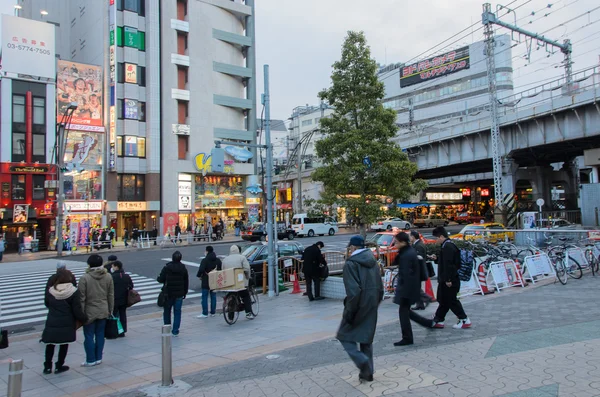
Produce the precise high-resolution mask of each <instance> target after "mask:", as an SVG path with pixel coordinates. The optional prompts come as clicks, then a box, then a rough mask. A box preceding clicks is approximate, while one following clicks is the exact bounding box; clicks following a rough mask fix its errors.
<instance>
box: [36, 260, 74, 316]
mask: <svg viewBox="0 0 600 397" xmlns="http://www.w3.org/2000/svg"><path fill="white" fill-rule="evenodd" d="M60 271H65V272H67V273H68V274H69V277H70V278H71V284H73V287H77V280H76V279H75V275H74V274H73V273H72V272H71V271H70V270H67V264H66V263H65V262H64V261H58V263H57V264H56V273H54V274H53V275H52V276H50V277H48V282H47V283H46V296H45V298H44V304H45V305H46V306H48V302H47V301H46V299H47V298H48V293H49V292H48V290H49V289H50V287H52V286H54V284H55V283H56V278H57V277H58V273H59V272H60Z"/></svg>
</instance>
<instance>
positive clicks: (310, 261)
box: [302, 241, 327, 301]
mask: <svg viewBox="0 0 600 397" xmlns="http://www.w3.org/2000/svg"><path fill="white" fill-rule="evenodd" d="M324 246H325V244H323V242H322V241H317V242H316V243H315V244H313V245H311V246H310V247H307V248H306V249H305V250H304V252H303V253H302V262H303V266H302V272H303V273H304V278H305V280H306V295H308V300H309V301H314V300H322V299H325V298H323V297H322V296H321V266H325V265H327V262H326V261H325V258H324V257H323V254H322V253H321V249H322V248H323V247H324ZM313 284H314V285H315V294H314V296H313V289H312V286H313Z"/></svg>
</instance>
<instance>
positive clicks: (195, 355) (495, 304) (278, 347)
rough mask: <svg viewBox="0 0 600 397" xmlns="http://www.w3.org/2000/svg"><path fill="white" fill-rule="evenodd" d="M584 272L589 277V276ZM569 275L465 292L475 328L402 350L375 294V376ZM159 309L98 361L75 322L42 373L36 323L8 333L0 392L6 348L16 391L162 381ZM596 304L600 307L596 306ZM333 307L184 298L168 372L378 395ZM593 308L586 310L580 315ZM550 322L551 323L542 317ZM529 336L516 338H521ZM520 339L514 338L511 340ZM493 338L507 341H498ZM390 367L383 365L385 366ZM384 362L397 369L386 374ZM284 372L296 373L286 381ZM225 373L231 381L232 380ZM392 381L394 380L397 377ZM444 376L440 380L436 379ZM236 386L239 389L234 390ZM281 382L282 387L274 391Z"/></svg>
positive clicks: (200, 388) (199, 384)
mask: <svg viewBox="0 0 600 397" xmlns="http://www.w3.org/2000/svg"><path fill="white" fill-rule="evenodd" d="M590 280H591V279H590ZM582 281H586V282H588V280H582ZM592 281H594V280H592ZM570 285H571V284H569V285H567V287H565V288H561V287H562V286H561V287H559V286H553V285H550V286H548V287H542V288H539V287H528V288H519V289H517V288H512V289H510V290H508V291H503V292H502V293H496V294H494V295H489V296H486V297H481V296H478V297H468V298H465V300H464V303H465V305H466V308H467V312H468V313H469V314H470V315H471V317H472V318H473V319H474V322H475V326H474V329H471V330H467V331H457V330H452V329H446V330H440V331H432V330H425V329H422V328H418V326H416V325H414V326H413V329H414V332H415V343H416V345H415V347H414V348H413V347H411V348H409V349H407V350H399V349H398V348H395V347H393V346H392V342H395V341H396V340H399V339H400V331H399V327H398V319H397V313H398V307H397V306H396V305H395V304H393V303H392V302H391V300H389V299H388V300H386V301H385V302H384V303H382V305H381V307H380V310H379V327H378V331H377V336H376V343H375V346H376V357H377V360H376V366H377V370H378V373H377V377H378V378H380V379H382V378H383V379H385V378H387V377H390V376H396V377H402V379H405V380H403V382H404V383H403V384H405V383H406V382H405V381H406V380H408V381H410V382H413V383H414V382H417V383H419V382H425V380H422V381H421V379H424V378H423V376H419V372H415V370H414V369H411V368H414V365H415V364H414V363H416V362H418V360H416V361H407V360H408V358H407V356H405V355H404V354H406V352H411V354H415V355H416V356H415V359H416V358H417V357H420V359H421V361H423V359H424V357H425V358H427V359H428V360H432V357H433V356H432V354H433V353H432V352H433V351H437V349H434V350H432V352H430V351H429V350H426V351H420V350H418V348H424V347H425V348H426V347H429V346H432V345H439V344H441V343H452V342H459V343H465V341H464V339H465V338H473V337H476V338H481V337H485V338H487V339H489V338H490V337H492V336H495V335H497V334H498V333H505V332H507V330H509V331H510V332H511V333H514V332H515V330H517V329H519V328H520V327H519V325H520V324H523V323H525V321H523V320H522V319H518V320H517V321H518V322H517V323H513V322H508V323H507V322H506V319H507V318H511V316H510V313H509V315H500V317H499V318H496V319H495V320H494V321H491V315H490V314H489V313H488V311H489V309H491V310H492V311H494V310H498V309H501V310H509V311H510V310H512V309H514V308H516V307H519V305H520V303H519V302H524V304H526V305H527V304H529V303H528V301H527V299H526V297H528V296H533V295H536V296H537V295H540V293H541V294H542V295H544V294H546V293H547V292H552V293H561V292H564V291H566V289H567V288H568V287H569V286H570ZM557 298H559V301H560V302H563V301H564V302H566V303H567V304H565V306H564V307H565V308H569V306H570V305H569V303H570V302H575V301H576V300H575V299H571V300H569V299H565V298H564V297H558V296H557ZM220 303H221V299H219V300H218V304H219V305H220ZM540 303H544V301H540ZM435 306H437V305H435V304H434V305H432V306H430V307H429V308H428V310H427V311H426V314H428V315H432V313H433V311H434V309H435ZM551 308H552V307H551ZM530 309H531V312H536V313H540V309H539V308H538V307H535V306H531V307H530ZM158 310H160V309H158V308H157V312H156V313H152V314H148V315H141V316H135V317H132V318H131V319H130V321H129V332H128V334H127V337H126V338H119V339H117V340H107V341H106V347H105V351H104V359H103V363H102V364H101V365H100V366H98V367H92V368H81V367H79V364H80V363H81V362H82V361H84V349H83V346H82V342H83V335H82V332H81V331H79V332H78V335H77V336H78V340H77V342H76V343H74V344H72V345H71V347H70V349H69V355H68V357H67V365H70V366H71V370H70V371H68V372H66V373H64V374H60V375H42V362H43V351H44V345H42V344H40V343H38V340H39V335H40V334H39V333H36V334H29V335H23V336H15V337H11V339H10V347H9V348H8V349H6V350H2V351H0V360H2V361H0V379H1V381H0V395H5V394H3V393H4V391H5V390H6V381H7V372H8V361H9V359H11V358H15V359H17V358H22V359H24V362H25V373H24V380H23V391H24V393H23V396H41V395H43V396H44V397H51V396H59V395H61V396H62V395H70V396H99V395H105V394H113V395H115V396H120V395H131V396H142V395H146V394H145V393H143V392H139V391H138V390H140V389H143V388H144V387H148V386H149V385H151V384H153V383H156V382H160V378H161V337H160V333H161V325H162V314H161V313H160V312H158ZM594 310H595V313H598V314H599V315H600V308H598V309H594ZM341 311H342V303H341V302H340V301H338V300H331V299H326V300H324V301H319V302H308V299H307V298H306V297H303V296H302V295H300V294H298V295H291V294H289V293H288V292H285V293H282V294H281V295H280V296H279V297H276V298H271V299H269V298H268V297H267V296H266V295H260V314H259V316H258V317H257V318H256V319H255V320H253V321H248V320H246V319H245V318H243V316H240V319H239V320H238V322H237V323H236V324H234V325H232V326H229V325H227V324H226V323H225V321H224V319H223V317H222V315H217V316H216V317H215V318H207V319H196V318H195V316H196V315H198V314H199V313H200V307H199V306H198V305H195V306H192V305H191V306H184V309H183V319H182V328H181V334H180V336H179V337H178V338H173V341H172V344H173V375H174V377H175V378H176V379H177V380H178V381H180V382H181V381H184V382H186V383H187V384H189V385H190V386H192V387H193V389H192V390H191V391H190V392H189V394H188V395H190V396H204V395H206V396H213V395H214V396H216V395H217V394H218V395H219V396H229V395H232V396H245V395H248V396H255V395H256V396H263V395H265V396H266V395H269V396H280V395H283V393H284V390H281V389H279V388H278V387H279V386H277V388H275V389H274V391H273V392H272V393H267V392H266V391H265V390H266V389H265V385H266V384H265V383H264V382H267V383H276V384H281V382H283V384H285V385H287V386H286V387H288V389H290V388H291V389H292V390H293V392H291V393H287V394H285V395H286V396H287V395H290V396H295V395H298V396H301V395H309V394H310V395H319V393H317V392H316V391H315V393H309V392H308V391H309V390H317V389H318V390H321V389H322V390H324V392H323V393H322V395H324V396H327V395H331V396H339V395H342V394H338V393H336V392H335V391H336V390H337V389H336V388H337V387H341V386H340V385H337V383H339V382H341V384H343V385H344V387H345V389H339V390H340V392H341V391H342V390H346V391H351V390H354V391H353V392H352V393H351V394H350V395H356V396H363V395H369V396H371V395H379V394H373V393H374V391H373V393H372V392H371V391H368V390H366V389H364V385H355V384H354V383H355V382H354V378H355V377H356V376H355V375H356V374H355V373H354V372H356V371H355V370H354V369H353V367H352V365H350V364H349V361H348V359H347V357H346V355H345V353H344V352H343V350H342V349H341V347H340V345H339V343H338V342H337V341H336V340H335V339H334V335H335V332H336V330H337V327H338V325H339V321H340V318H341ZM541 313H542V314H544V313H545V311H544V310H542V311H541ZM591 318H593V316H591V317H589V318H587V320H589V319H591ZM596 318H600V316H596ZM544 319H545V317H544ZM452 321H454V318H453V316H449V318H448V324H449V325H451V323H452ZM532 324H534V325H540V322H539V321H535V322H533V323H532ZM550 325H552V324H547V325H546V326H550ZM559 334H560V335H565V338H564V339H562V342H563V343H565V342H567V341H570V340H571V339H569V338H568V336H572V333H567V332H561V333H559ZM528 340H529V339H524V341H528ZM554 340H556V339H553V341H554ZM486 343H488V344H490V345H491V344H492V340H491V339H489V340H488V342H483V341H479V342H476V343H475V344H474V345H473V346H482V344H483V345H485V344H486ZM307 345H308V346H307ZM509 345H510V346H512V345H513V344H512V343H510V344H509ZM510 346H509V347H510ZM518 346H522V345H521V344H518ZM534 346H535V345H534ZM501 348H504V349H506V348H507V346H506V344H505V345H502V346H501ZM460 349H462V348H461V347H460V346H456V347H453V348H451V349H450V350H449V351H450V352H452V351H453V352H460V351H461V350H460ZM482 349H483V347H482ZM488 350H489V349H488ZM499 351H501V350H499ZM599 351H600V347H599ZM274 353H276V357H275V358H274V359H273V360H268V359H267V358H266V356H267V355H270V354H274ZM390 354H391V356H390ZM446 354H449V353H446ZM411 357H412V356H411ZM455 358H458V359H460V360H462V361H466V363H469V362H470V361H469V360H470V359H469V357H467V355H464V354H462V353H461V354H458V356H456V357H455ZM394 360H396V361H394ZM460 360H459V361H460ZM448 361H451V357H447V358H446V362H448ZM400 363H403V364H400ZM406 363H411V364H410V365H412V367H406V365H407V364H406ZM461 363H462V362H461ZM399 365H400V367H399ZM402 365H404V367H402ZM448 365H449V364H448ZM453 365H459V364H458V363H456V364H453ZM461 365H462V364H461ZM384 368H387V369H384ZM481 368H482V369H487V368H488V367H486V366H482V367H481ZM590 368H592V367H590ZM420 371H421V372H422V373H423V374H432V373H433V374H434V375H427V376H426V377H425V378H426V379H428V380H431V376H435V378H436V379H442V380H444V379H445V378H444V375H443V374H442V373H440V372H439V370H438V372H435V371H433V370H432V369H427V370H424V369H421V370H420ZM432 371H433V372H432ZM388 372H390V373H389V374H388ZM392 372H393V373H394V374H396V375H393V374H392ZM332 374H335V376H334V375H332ZM409 375H410V376H409ZM302 377H304V378H306V377H308V378H310V382H313V383H315V388H314V389H312V388H311V387H302V388H300V389H298V387H299V385H300V383H303V384H304V381H302V380H298V379H299V378H302ZM346 377H347V379H346ZM292 380H293V381H294V382H295V383H294V382H292V383H290V382H291V381H292ZM232 381H235V382H237V383H234V384H230V382H232ZM298 382H300V383H298ZM332 382H333V383H332ZM336 382H337V383H336ZM394 382H396V383H397V381H394ZM431 382H433V380H431ZM437 382H440V381H437ZM444 382H448V381H447V380H444ZM396 383H394V384H396ZM334 384H336V386H335V388H333V389H332V388H331V387H330V386H333V385H334ZM215 385H218V387H216V386H215ZM240 385H241V386H240ZM327 385H329V386H327ZM375 385H377V386H375ZM386 385H388V384H386ZM372 386H374V387H376V388H378V389H377V390H381V387H383V386H381V385H380V384H379V383H373V384H372ZM388 386H389V385H388ZM388 386H385V387H388ZM405 386H406V385H405ZM240 387H241V388H240ZM403 387H404V386H403ZM436 387H437V386H436ZM388 389H389V387H388ZM388 389H386V390H388ZM126 390H131V391H130V392H129V394H125V391H126ZM241 390H244V392H243V393H242V391H241ZM269 390H271V389H269ZM365 391H366V393H365ZM279 392H281V393H280V394H279ZM599 393H600V392H599ZM347 395H348V394H347ZM408 395H410V394H408ZM427 395H435V394H427ZM442 395H449V394H442Z"/></svg>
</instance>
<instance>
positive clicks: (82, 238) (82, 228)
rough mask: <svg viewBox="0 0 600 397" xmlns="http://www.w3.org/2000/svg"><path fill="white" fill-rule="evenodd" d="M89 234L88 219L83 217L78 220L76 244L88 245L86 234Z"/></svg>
mask: <svg viewBox="0 0 600 397" xmlns="http://www.w3.org/2000/svg"><path fill="white" fill-rule="evenodd" d="M89 234H90V221H89V219H85V220H83V221H81V222H79V242H78V243H77V245H78V246H80V247H83V246H87V245H88V235H89Z"/></svg>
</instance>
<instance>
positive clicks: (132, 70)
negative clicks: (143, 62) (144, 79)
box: [125, 63, 137, 84]
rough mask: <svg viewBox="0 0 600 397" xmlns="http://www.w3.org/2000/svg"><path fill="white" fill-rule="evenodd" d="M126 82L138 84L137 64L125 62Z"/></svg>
mask: <svg viewBox="0 0 600 397" xmlns="http://www.w3.org/2000/svg"><path fill="white" fill-rule="evenodd" d="M125 82H126V83H132V84H137V65H134V64H133V63H126V64H125Z"/></svg>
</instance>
